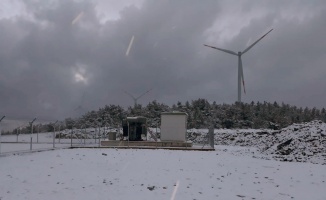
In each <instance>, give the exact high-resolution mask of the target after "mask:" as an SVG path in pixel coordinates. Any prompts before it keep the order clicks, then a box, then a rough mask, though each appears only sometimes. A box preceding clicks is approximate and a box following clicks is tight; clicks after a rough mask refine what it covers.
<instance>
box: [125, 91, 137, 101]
mask: <svg viewBox="0 0 326 200" xmlns="http://www.w3.org/2000/svg"><path fill="white" fill-rule="evenodd" d="M123 92H124V93H126V94H127V95H129V96H130V97H131V98H132V99H133V100H136V98H135V97H134V96H133V95H132V94H130V93H129V92H127V91H123Z"/></svg>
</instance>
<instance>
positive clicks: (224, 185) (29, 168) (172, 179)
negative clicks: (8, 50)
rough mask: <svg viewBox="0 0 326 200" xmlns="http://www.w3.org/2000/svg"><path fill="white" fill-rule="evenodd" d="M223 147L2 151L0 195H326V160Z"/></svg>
mask: <svg viewBox="0 0 326 200" xmlns="http://www.w3.org/2000/svg"><path fill="white" fill-rule="evenodd" d="M254 151H255V149H250V148H244V147H228V146H216V151H213V152H209V151H208V152H207V151H202V152H201V151H171V150H137V149H60V150H55V151H44V152H37V153H31V154H22V155H11V156H5V157H0V172H1V173H0V185H1V186H0V199H1V200H11V199H15V200H19V199H33V200H37V199H40V200H43V199H48V200H51V199H55V200H57V199H79V200H84V199H85V200H89V199H114V200H116V199H135V200H136V199H139V200H146V199H148V200H152V199H164V200H166V199H176V200H177V199H198V200H199V199H223V200H226V199H232V200H233V199H265V200H269V199H270V200H275V199H303V200H306V199H314V200H318V199H320V200H325V199H326V190H325V188H326V183H325V181H326V166H325V165H316V164H311V163H290V162H279V161H273V160H262V159H257V158H252V156H251V154H252V152H254Z"/></svg>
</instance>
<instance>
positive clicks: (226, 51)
mask: <svg viewBox="0 0 326 200" xmlns="http://www.w3.org/2000/svg"><path fill="white" fill-rule="evenodd" d="M204 46H206V47H210V48H213V49H217V50H220V51H224V52H225V53H229V54H232V55H236V56H237V55H238V54H237V53H235V52H233V51H230V50H227V49H221V48H217V47H213V46H209V45H206V44H204Z"/></svg>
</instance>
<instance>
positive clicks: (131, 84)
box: [0, 0, 326, 120]
mask: <svg viewBox="0 0 326 200" xmlns="http://www.w3.org/2000/svg"><path fill="white" fill-rule="evenodd" d="M32 2H33V3H32ZM23 3H24V5H25V7H26V13H25V14H24V15H20V16H17V17H15V18H2V19H0V33H1V34H0V44H1V46H0V69H1V74H0V92H1V99H0V103H1V110H0V113H1V114H5V115H7V116H10V117H11V118H12V119H29V118H33V116H39V118H43V119H44V120H55V119H58V118H61V119H62V118H64V117H69V116H76V115H78V114H80V113H81V112H83V111H81V109H77V110H75V108H76V107H78V106H82V108H83V109H84V110H89V109H97V108H98V107H102V106H104V105H105V104H120V105H123V106H126V105H132V103H133V102H132V99H131V98H129V97H128V96H127V95H126V94H125V93H124V92H123V91H124V90H126V91H128V92H130V93H132V94H133V95H135V96H138V95H140V94H141V93H143V92H145V91H147V90H149V89H151V88H153V90H152V91H151V92H150V93H149V94H148V95H146V96H144V97H143V98H142V99H140V100H139V103H143V104H145V103H147V102H148V101H151V100H154V99H156V100H158V101H159V102H164V103H167V104H172V103H176V102H177V101H186V100H192V99H197V98H207V99H208V100H210V101H217V102H219V103H222V102H226V103H233V102H234V101H235V100H236V95H237V58H236V57H235V56H232V55H228V54H225V53H223V52H219V51H215V50H213V49H209V48H206V47H204V46H203V44H204V43H209V44H211V45H213V46H218V47H221V48H226V49H230V50H233V51H236V52H237V51H242V50H244V49H245V48H246V47H247V45H249V44H250V43H252V42H254V41H255V40H256V39H258V38H259V37H260V36H261V35H262V34H264V31H267V30H268V29H269V28H274V29H275V30H274V31H273V32H271V33H270V35H268V36H267V37H266V38H264V39H263V40H262V41H261V42H259V43H258V44H257V45H256V46H255V47H253V48H252V49H251V50H250V51H249V52H247V53H246V54H245V55H244V56H243V65H244V76H245V81H246V89H247V94H246V95H244V96H243V100H244V101H245V102H251V101H279V102H280V101H284V102H285V103H290V104H295V105H298V106H309V107H313V106H317V107H324V102H325V100H326V99H325V98H326V96H325V95H326V94H325V92H323V91H324V90H323V86H324V85H326V80H325V79H324V77H325V75H326V72H325V69H324V66H325V61H326V56H325V52H326V51H325V48H326V44H325V40H324V39H323V38H324V35H326V26H325V25H326V24H325V23H326V20H325V19H326V11H325V6H324V4H323V1H313V2H310V3H306V1H302V2H299V1H286V3H284V2H283V1H259V2H252V1H242V2H241V3H238V2H234V1H205V2H202V1H195V0H191V1H188V0H187V1H186V0H179V1H163V0H162V1H144V2H143V4H142V5H141V6H139V5H138V6H135V5H132V3H131V5H130V6H126V7H124V9H123V10H121V12H120V17H119V18H118V19H114V20H110V19H109V20H103V18H100V17H101V16H102V15H103V13H102V14H99V13H97V10H98V9H100V10H102V11H105V10H106V9H105V7H104V8H103V7H102V8H98V7H96V6H97V3H96V2H95V1H92V2H90V1H79V2H75V1H31V2H30V1H26V2H23ZM101 5H106V6H108V5H107V4H101ZM115 6H116V5H115ZM108 10H110V9H108ZM81 12H83V16H82V17H81V18H80V19H79V21H77V22H76V23H75V24H72V21H73V20H74V19H75V18H76V16H78V15H79V14H80V13H81ZM104 14H105V12H104ZM106 14H108V15H110V13H106ZM103 21H104V23H103ZM132 36H134V38H135V39H134V42H133V45H132V47H131V50H130V53H129V55H128V56H126V50H127V47H128V45H129V42H130V39H131V37H132ZM310 97H311V98H310Z"/></svg>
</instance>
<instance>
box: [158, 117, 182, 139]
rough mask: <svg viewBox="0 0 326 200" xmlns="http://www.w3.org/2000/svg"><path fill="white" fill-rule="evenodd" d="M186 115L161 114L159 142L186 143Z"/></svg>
mask: <svg viewBox="0 0 326 200" xmlns="http://www.w3.org/2000/svg"><path fill="white" fill-rule="evenodd" d="M187 117H188V115H187V113H184V112H163V113H161V141H182V142H185V141H186V132H187Z"/></svg>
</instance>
